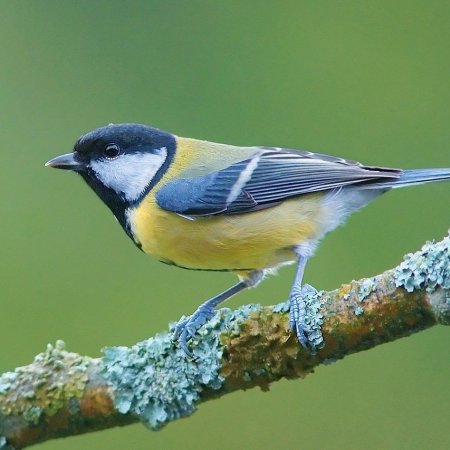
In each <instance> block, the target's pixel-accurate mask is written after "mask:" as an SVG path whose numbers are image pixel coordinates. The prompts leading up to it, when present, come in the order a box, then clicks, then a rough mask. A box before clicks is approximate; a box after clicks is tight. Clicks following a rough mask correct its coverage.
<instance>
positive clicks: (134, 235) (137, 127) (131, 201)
mask: <svg viewBox="0 0 450 450" xmlns="http://www.w3.org/2000/svg"><path fill="white" fill-rule="evenodd" d="M46 165H47V166H49V167H53V168H57V169H65V170H69V171H73V172H76V173H78V174H79V175H80V176H81V177H82V178H83V179H84V181H85V182H86V183H87V184H88V185H89V186H90V187H91V188H92V189H93V190H94V191H95V193H96V194H97V195H98V197H100V199H101V200H102V201H103V202H104V203H105V204H106V205H107V206H108V207H109V209H110V210H111V211H112V213H113V214H114V216H115V217H116V219H117V221H118V222H119V224H120V225H121V226H122V228H123V229H124V231H125V233H126V234H127V235H128V236H129V237H130V238H131V239H132V241H133V242H134V243H135V245H136V246H137V247H138V248H140V249H141V250H142V251H143V252H145V253H146V254H148V255H150V256H153V257H154V258H156V259H157V260H159V261H161V262H163V263H166V264H170V265H173V266H177V267H180V268H185V269H193V270H206V271H226V272H233V273H235V274H236V275H237V276H238V282H237V283H236V284H234V285H233V286H231V287H230V288H229V289H227V290H225V291H224V292H221V293H219V294H218V295H216V296H213V297H212V298H210V299H209V300H207V301H205V302H203V303H202V304H201V305H200V306H199V307H198V308H197V309H196V311H195V312H194V313H193V314H191V315H189V316H187V317H186V318H184V316H183V319H182V320H180V321H179V322H178V323H177V324H176V325H175V327H174V340H175V342H176V343H178V345H179V346H180V347H181V348H182V349H183V350H184V352H185V353H186V354H187V355H192V353H191V351H190V349H189V345H190V341H191V340H192V338H193V337H195V335H196V333H197V332H198V331H199V329H200V328H201V327H202V326H203V325H204V324H205V323H206V322H208V321H209V320H210V319H211V318H212V317H213V316H214V315H215V313H216V309H215V308H216V307H217V306H218V305H219V304H221V303H222V302H224V301H225V300H227V299H229V298H230V297H232V296H234V295H235V294H237V293H239V292H241V291H243V290H245V289H248V288H251V287H255V286H256V285H258V284H259V283H260V282H261V281H262V280H263V278H264V277H265V276H266V275H267V274H270V273H273V272H274V271H276V270H277V269H278V268H280V267H281V266H284V265H286V264H292V263H296V264H297V268H296V274H295V278H294V282H293V284H292V287H291V290H290V294H289V306H290V308H289V310H290V312H289V324H290V329H291V331H292V333H293V334H295V335H296V337H297V339H298V341H299V343H300V344H301V345H302V346H303V347H305V348H306V349H307V350H309V351H310V352H311V353H314V352H315V351H316V350H317V348H316V344H315V343H314V340H313V339H312V338H311V336H310V330H309V329H308V326H307V324H306V323H305V320H304V319H305V317H304V312H305V295H306V294H307V291H308V289H311V287H310V286H309V285H307V284H303V275H304V271H305V267H306V264H307V262H308V260H309V259H310V258H311V257H312V255H313V254H314V251H315V249H316V247H317V245H318V244H319V242H320V240H321V239H322V238H323V237H324V236H325V235H326V234H327V233H328V232H330V231H332V230H334V229H335V228H336V227H338V226H339V225H341V224H343V223H344V222H345V220H346V219H347V217H348V216H349V215H350V214H351V213H353V212H355V211H357V210H359V209H360V208H362V207H363V206H365V205H367V204H368V203H370V202H371V201H372V200H374V199H375V198H376V197H378V196H380V195H381V194H383V193H385V192H387V191H389V190H391V189H395V188H399V187H405V186H411V185H416V184H421V183H427V182H434V181H441V180H448V179H450V168H437V169H410V170H401V169H395V168H387V167H376V166H370V165H363V164H361V163H359V162H356V161H351V160H348V159H344V158H339V157H335V156H329V155H325V154H321V153H314V152H310V151H304V150H293V149H288V148H281V147H264V146H262V147H261V146H252V147H242V146H235V145H228V144H220V143H214V142H208V141H204V140H197V139H192V138H185V137H179V136H177V135H175V134H173V133H170V132H167V131H163V130H160V129H158V128H154V127H151V126H147V125H143V124H137V123H120V124H109V125H106V126H102V127H100V128H97V129H95V130H93V131H90V132H88V133H86V134H84V135H82V136H81V137H80V138H79V139H78V140H77V141H76V143H75V145H74V147H73V149H72V151H71V152H70V153H68V154H64V155H61V156H57V157H56V158H53V159H51V160H50V161H48V162H47V163H46ZM308 292H309V291H308Z"/></svg>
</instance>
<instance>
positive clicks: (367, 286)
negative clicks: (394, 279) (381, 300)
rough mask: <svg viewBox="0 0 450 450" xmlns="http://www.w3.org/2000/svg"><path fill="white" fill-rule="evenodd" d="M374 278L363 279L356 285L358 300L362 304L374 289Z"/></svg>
mask: <svg viewBox="0 0 450 450" xmlns="http://www.w3.org/2000/svg"><path fill="white" fill-rule="evenodd" d="M376 286H377V285H376V283H375V278H374V277H373V278H365V279H364V280H362V281H360V282H359V284H358V293H357V294H358V300H359V301H360V302H363V301H364V300H365V299H366V298H367V297H368V296H369V295H370V294H371V293H372V292H373V291H375V289H376Z"/></svg>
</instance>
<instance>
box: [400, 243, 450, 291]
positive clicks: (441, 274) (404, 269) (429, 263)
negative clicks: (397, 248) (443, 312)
mask: <svg viewBox="0 0 450 450" xmlns="http://www.w3.org/2000/svg"><path fill="white" fill-rule="evenodd" d="M394 281H395V285H396V286H397V287H403V288H405V289H406V290H407V291H408V292H413V291H414V290H415V289H420V288H425V289H426V290H427V292H434V291H435V290H436V289H437V288H438V287H441V288H443V289H450V235H449V236H447V237H445V238H444V239H443V240H442V241H440V242H437V243H436V242H434V241H433V242H427V243H426V244H425V245H424V246H423V247H422V248H421V249H420V250H419V251H418V252H416V253H409V254H408V255H406V256H405V257H404V259H403V262H402V263H401V264H400V265H399V266H398V267H397V268H396V269H395V273H394Z"/></svg>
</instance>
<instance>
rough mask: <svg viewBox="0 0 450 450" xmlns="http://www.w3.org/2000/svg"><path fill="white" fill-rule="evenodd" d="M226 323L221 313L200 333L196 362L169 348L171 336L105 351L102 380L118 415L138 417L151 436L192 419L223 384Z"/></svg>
mask: <svg viewBox="0 0 450 450" xmlns="http://www.w3.org/2000/svg"><path fill="white" fill-rule="evenodd" d="M229 321H230V314H229V313H228V314H224V312H223V310H222V311H220V312H219V313H217V314H216V315H215V316H214V318H213V319H211V320H210V321H209V322H208V323H207V324H205V325H204V326H203V327H202V328H201V329H200V330H199V331H198V333H197V335H196V338H195V339H194V341H193V342H191V346H192V348H191V350H192V353H193V355H194V359H191V358H189V357H187V356H186V354H185V352H184V351H183V350H182V349H180V348H179V347H177V346H176V345H175V344H174V343H173V342H172V333H168V334H161V335H157V336H155V337H153V338H150V339H148V340H146V341H143V342H139V343H138V344H136V345H134V346H133V347H131V348H127V347H109V348H106V349H105V350H104V355H105V356H104V358H103V362H104V368H105V369H104V375H105V378H106V380H107V381H108V383H109V384H110V385H111V386H112V387H113V389H114V392H115V406H116V408H117V409H118V411H120V412H121V413H123V414H127V413H131V414H135V415H137V416H138V417H139V418H140V420H141V421H142V422H143V423H144V424H145V425H147V426H149V427H150V428H152V429H155V430H157V429H160V428H161V427H163V426H164V425H165V424H166V423H168V422H170V421H171V420H173V419H176V418H179V417H185V416H188V415H190V414H192V413H193V412H194V411H195V409H196V404H197V402H198V401H199V399H200V394H201V392H202V391H203V390H205V389H213V390H217V389H220V388H221V386H222V384H223V381H224V379H223V377H222V376H220V375H219V369H220V367H221V357H222V346H221V344H220V334H221V333H222V331H223V330H224V328H225V327H226V325H227V324H228V325H229ZM231 328H232V329H233V327H231ZM197 337H198V339H197Z"/></svg>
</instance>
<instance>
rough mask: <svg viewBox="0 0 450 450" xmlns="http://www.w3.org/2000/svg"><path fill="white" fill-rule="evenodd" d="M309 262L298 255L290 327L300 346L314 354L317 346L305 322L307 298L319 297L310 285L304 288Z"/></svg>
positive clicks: (304, 257)
mask: <svg viewBox="0 0 450 450" xmlns="http://www.w3.org/2000/svg"><path fill="white" fill-rule="evenodd" d="M307 262H308V257H306V256H304V255H298V264H297V272H296V273H295V279H294V283H293V285H292V288H291V292H290V294H289V307H290V312H289V325H290V328H291V331H293V332H294V333H295V334H296V335H297V339H298V341H299V342H300V344H301V345H302V346H303V347H305V348H306V349H309V351H310V352H311V353H312V354H314V353H315V351H316V349H317V346H316V345H315V343H314V341H313V339H312V337H313V336H310V331H311V330H310V329H309V328H310V327H309V326H308V324H307V323H306V322H305V317H306V315H307V303H306V301H305V298H306V297H309V296H315V295H317V290H316V289H314V288H313V287H312V286H310V285H309V284H304V285H303V286H302V279H303V273H304V272H305V266H306V263H307Z"/></svg>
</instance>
